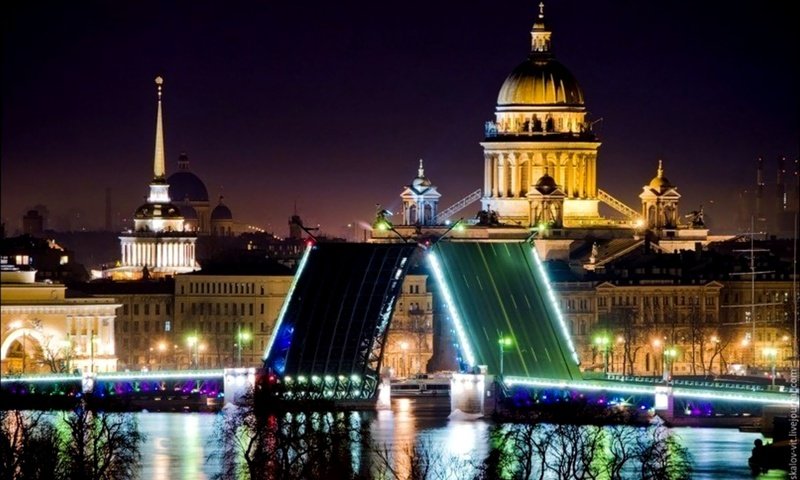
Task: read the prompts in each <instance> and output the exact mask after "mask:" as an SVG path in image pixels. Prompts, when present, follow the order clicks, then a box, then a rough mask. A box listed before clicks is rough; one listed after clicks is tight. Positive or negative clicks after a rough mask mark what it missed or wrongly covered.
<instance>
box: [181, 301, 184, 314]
mask: <svg viewBox="0 0 800 480" xmlns="http://www.w3.org/2000/svg"><path fill="white" fill-rule="evenodd" d="M181 313H184V312H183V302H181Z"/></svg>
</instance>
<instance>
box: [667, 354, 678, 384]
mask: <svg viewBox="0 0 800 480" xmlns="http://www.w3.org/2000/svg"><path fill="white" fill-rule="evenodd" d="M677 356H678V350H677V349H676V348H675V347H670V348H665V349H664V381H665V382H668V381H669V380H670V379H671V378H672V364H673V363H674V362H675V357H677Z"/></svg>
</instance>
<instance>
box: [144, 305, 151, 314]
mask: <svg viewBox="0 0 800 480" xmlns="http://www.w3.org/2000/svg"><path fill="white" fill-rule="evenodd" d="M144 314H145V315H150V304H148V303H145V304H144Z"/></svg>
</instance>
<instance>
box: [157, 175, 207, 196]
mask: <svg viewBox="0 0 800 480" xmlns="http://www.w3.org/2000/svg"><path fill="white" fill-rule="evenodd" d="M167 183H169V191H170V194H171V196H172V198H180V199H181V200H183V199H188V200H189V201H190V202H207V201H208V190H207V189H206V185H205V184H204V183H203V181H202V180H200V177H198V176H197V175H195V174H194V173H192V172H189V171H187V170H181V171H178V172H175V173H173V174H172V175H170V176H169V178H168V179H167Z"/></svg>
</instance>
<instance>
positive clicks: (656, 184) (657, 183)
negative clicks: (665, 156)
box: [650, 160, 675, 192]
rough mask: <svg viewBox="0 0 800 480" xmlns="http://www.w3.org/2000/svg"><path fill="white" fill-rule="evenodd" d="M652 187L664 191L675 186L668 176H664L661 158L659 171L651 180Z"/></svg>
mask: <svg viewBox="0 0 800 480" xmlns="http://www.w3.org/2000/svg"><path fill="white" fill-rule="evenodd" d="M650 188H652V189H653V190H658V191H659V192H664V191H666V190H668V189H670V188H675V186H674V185H672V184H671V183H670V181H669V179H668V178H667V177H665V176H664V168H663V164H662V162H661V160H659V161H658V173H657V174H656V176H655V177H653V179H652V180H650Z"/></svg>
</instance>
